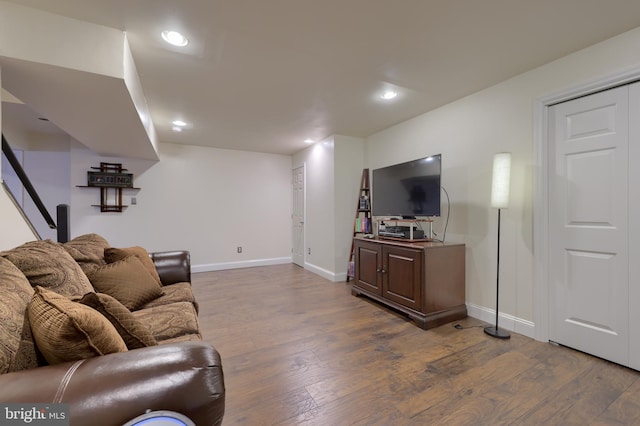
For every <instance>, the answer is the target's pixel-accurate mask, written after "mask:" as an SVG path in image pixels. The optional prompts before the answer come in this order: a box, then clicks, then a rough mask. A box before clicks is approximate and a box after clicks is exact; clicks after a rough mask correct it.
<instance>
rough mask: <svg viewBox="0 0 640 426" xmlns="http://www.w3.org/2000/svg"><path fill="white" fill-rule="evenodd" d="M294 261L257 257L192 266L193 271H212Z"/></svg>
mask: <svg viewBox="0 0 640 426" xmlns="http://www.w3.org/2000/svg"><path fill="white" fill-rule="evenodd" d="M292 262H293V260H292V259H291V258H290V257H278V258H273V259H256V260H245V261H239V262H226V263H209V264H205V265H193V266H191V272H194V273H195V272H210V271H222V270H225V269H239V268H251V267H253V266H270V265H283V264H285V263H292Z"/></svg>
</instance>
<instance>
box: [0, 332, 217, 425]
mask: <svg viewBox="0 0 640 426" xmlns="http://www.w3.org/2000/svg"><path fill="white" fill-rule="evenodd" d="M224 400H225V388H224V378H223V373H222V364H221V361H220V355H219V354H218V352H217V351H216V350H215V348H213V347H212V346H211V345H209V344H208V343H205V342H202V341H194V342H181V343H173V344H166V345H158V346H151V347H148V348H142V349H134V350H131V351H128V352H121V353H115V354H109V355H103V356H98V357H95V358H89V359H86V360H82V361H77V362H68V363H63V364H58V365H51V366H45V367H38V368H34V369H31V370H23V371H18V372H14V373H7V374H2V375H0V402H21V403H66V404H69V408H70V417H71V424H75V425H121V424H124V423H126V422H127V421H129V420H131V419H133V418H135V417H136V416H139V415H141V414H144V413H145V411H146V410H148V409H149V410H153V411H155V410H170V411H176V412H179V413H182V414H184V415H185V416H187V417H189V418H190V419H191V420H192V421H193V422H194V423H195V424H197V425H219V424H221V423H222V418H223V416H224V405H225V401H224Z"/></svg>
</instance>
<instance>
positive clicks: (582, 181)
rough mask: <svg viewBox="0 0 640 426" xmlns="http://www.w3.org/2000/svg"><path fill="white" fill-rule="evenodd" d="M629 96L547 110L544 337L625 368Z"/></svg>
mask: <svg viewBox="0 0 640 426" xmlns="http://www.w3.org/2000/svg"><path fill="white" fill-rule="evenodd" d="M628 92H629V88H628V86H624V87H620V88H616V89H611V90H608V91H605V92H601V93H596V94H593V95H590V96H586V97H583V98H579V99H575V100H572V101H568V102H565V103H562V104H558V105H555V106H553V107H551V108H550V110H549V124H550V126H549V131H550V134H549V141H550V144H551V145H550V146H549V153H550V154H549V155H550V158H549V160H550V161H549V164H550V169H549V176H550V179H549V197H550V198H549V206H550V215H549V225H550V226H549V229H550V234H551V235H550V237H549V240H550V245H549V249H550V253H549V258H550V262H549V265H550V304H551V305H550V318H549V320H550V322H549V325H550V330H549V331H550V333H549V335H550V339H551V340H553V341H556V342H558V343H560V344H563V345H566V346H569V347H572V348H575V349H578V350H581V351H584V352H587V353H590V354H593V355H596V356H599V357H602V358H606V359H608V360H611V361H614V362H617V363H620V364H623V365H628V363H629V261H628V259H629V253H628V239H629V238H628V232H629V227H628V207H629V206H628V192H627V191H628V182H629V173H628V170H629V168H628V144H629V143H628V140H629V132H628V129H629V101H628ZM634 261H635V262H640V258H636V259H635V260H634Z"/></svg>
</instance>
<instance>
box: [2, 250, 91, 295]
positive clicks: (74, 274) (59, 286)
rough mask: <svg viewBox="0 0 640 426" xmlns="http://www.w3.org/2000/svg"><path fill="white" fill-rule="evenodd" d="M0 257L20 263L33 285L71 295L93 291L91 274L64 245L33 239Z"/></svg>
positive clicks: (21, 268) (18, 265)
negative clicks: (88, 275) (88, 276)
mask: <svg viewBox="0 0 640 426" xmlns="http://www.w3.org/2000/svg"><path fill="white" fill-rule="evenodd" d="M0 256H2V257H4V258H5V259H7V260H9V261H10V262H11V263H13V264H14V265H16V266H17V267H18V269H20V270H21V271H22V273H23V274H24V276H25V277H27V279H28V280H29V282H30V283H31V286H32V287H35V286H41V287H45V288H48V289H50V290H53V291H55V292H56V293H58V294H62V295H63V296H70V297H74V296H77V297H82V296H83V295H85V294H87V293H89V292H90V291H93V288H92V287H91V283H90V282H89V280H88V279H87V276H86V275H85V274H84V272H83V271H82V269H81V268H80V266H79V265H78V264H77V263H76V261H75V260H73V258H72V257H71V255H70V254H69V253H67V252H66V250H65V249H64V248H62V244H59V243H56V242H54V241H51V240H43V241H31V242H28V243H25V244H23V245H21V246H19V247H16V248H14V249H11V250H7V251H3V252H1V253H0Z"/></svg>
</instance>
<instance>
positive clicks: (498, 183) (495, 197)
mask: <svg viewBox="0 0 640 426" xmlns="http://www.w3.org/2000/svg"><path fill="white" fill-rule="evenodd" d="M510 174H511V153H509V152H500V153H498V154H496V155H495V156H494V157H493V183H492V185H491V207H493V208H496V209H498V256H497V258H496V264H497V272H496V325H495V326H488V327H485V328H484V332H485V333H487V334H488V335H489V336H493V337H497V338H498V339H508V338H510V337H511V334H510V333H509V332H508V331H506V330H504V329H500V328H498V300H499V295H500V210H501V209H506V208H507V207H508V206H509V180H510Z"/></svg>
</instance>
